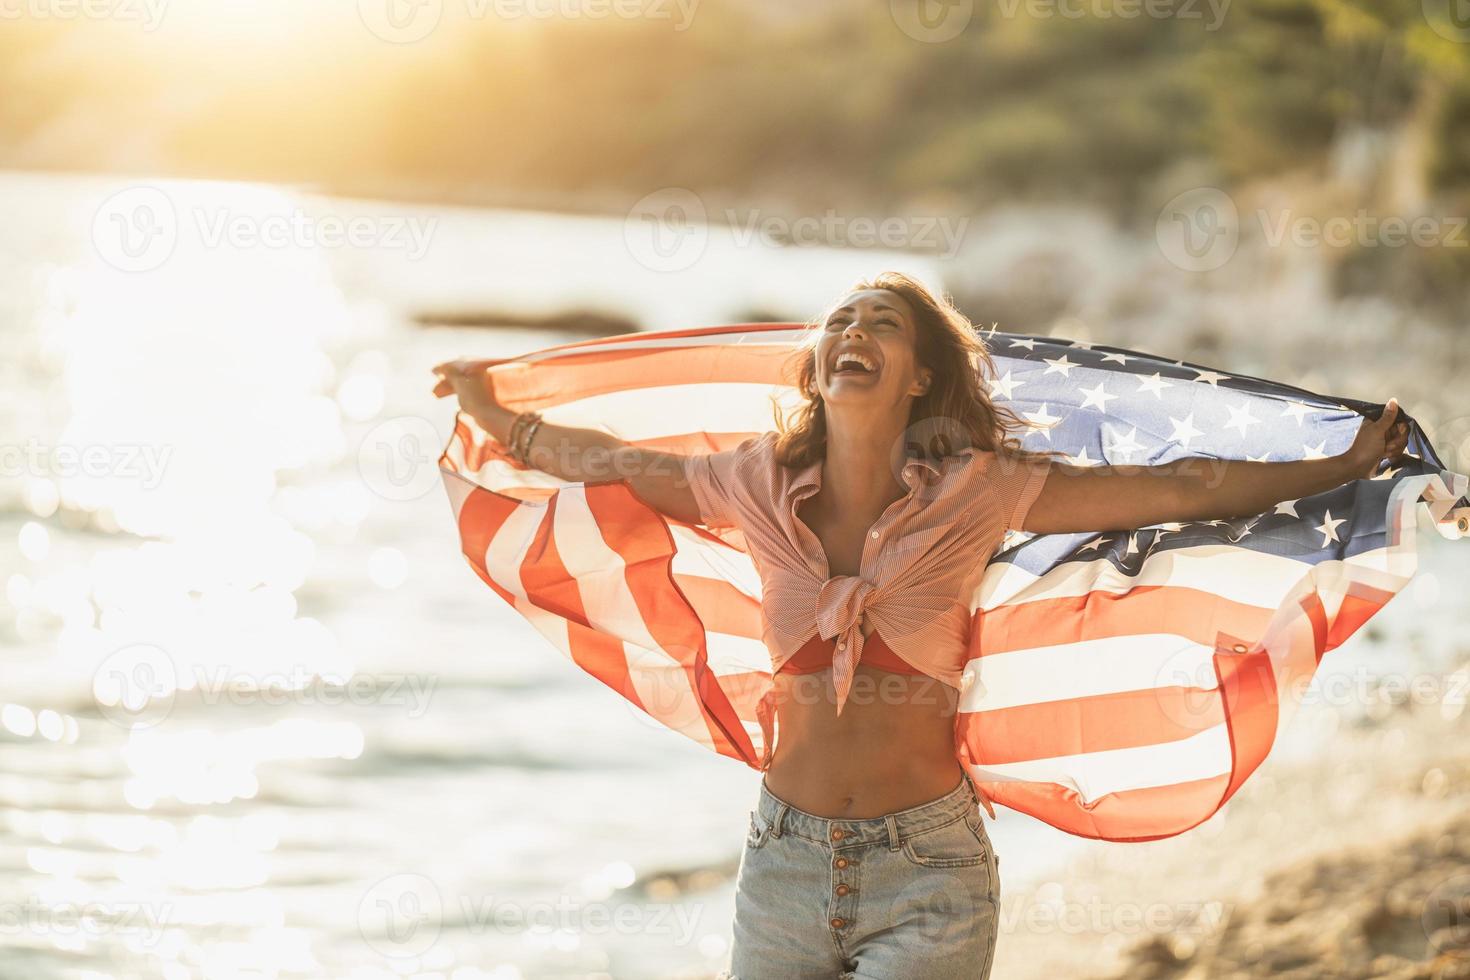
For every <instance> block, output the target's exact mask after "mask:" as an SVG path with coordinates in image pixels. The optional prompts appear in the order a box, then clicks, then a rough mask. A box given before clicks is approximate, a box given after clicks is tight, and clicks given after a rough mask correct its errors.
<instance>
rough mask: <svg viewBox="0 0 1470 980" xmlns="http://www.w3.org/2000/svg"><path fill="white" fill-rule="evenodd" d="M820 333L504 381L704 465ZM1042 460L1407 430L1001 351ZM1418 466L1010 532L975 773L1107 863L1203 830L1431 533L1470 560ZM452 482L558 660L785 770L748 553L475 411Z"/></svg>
mask: <svg viewBox="0 0 1470 980" xmlns="http://www.w3.org/2000/svg"><path fill="white" fill-rule="evenodd" d="M803 335H804V328H803V326H801V325H798V324H789V323H788V324H741V325H735V326H720V327H706V328H699V329H692V330H678V331H659V332H648V333H636V334H627V335H623V336H618V337H610V338H604V339H597V340H589V341H584V342H578V343H572V344H566V345H562V346H558V347H552V348H548V349H546V350H541V351H537V352H534V353H531V354H526V355H523V356H520V357H516V358H507V359H503V360H501V361H498V362H494V366H493V367H492V369H491V377H492V380H493V384H494V389H495V393H496V397H497V398H498V400H499V401H500V402H501V404H503V405H505V406H506V407H507V408H510V409H512V410H514V411H523V410H528V409H535V410H539V411H540V412H542V414H543V416H544V417H545V419H546V420H547V422H548V423H553V424H562V425H573V426H584V427H590V428H597V429H601V430H603V431H606V432H609V433H611V434H613V435H615V436H617V437H619V438H620V439H622V440H625V441H627V442H630V443H633V444H637V445H643V446H648V447H653V448H657V449H662V450H665V451H669V452H676V453H682V454H689V453H703V452H716V451H719V450H722V449H728V448H730V447H732V446H734V445H736V444H738V443H739V442H740V441H741V440H743V439H745V438H747V437H749V436H752V435H756V434H758V433H760V432H763V431H766V430H768V429H771V428H772V427H773V413H772V408H773V402H774V404H775V406H777V407H778V408H779V409H781V410H785V409H790V408H792V407H794V406H795V405H796V404H798V401H799V395H798V394H797V392H796V390H795V388H794V387H793V386H792V384H791V382H792V379H791V378H790V377H789V376H787V375H786V374H785V373H784V372H783V364H784V363H785V362H786V361H787V359H788V357H789V355H790V354H791V352H792V351H793V350H794V349H795V348H796V347H797V346H798V345H799V344H800V343H801V341H802V339H803ZM984 336H985V338H986V340H987V343H988V344H989V345H990V348H991V351H992V354H993V358H994V361H995V364H996V372H995V376H994V377H991V378H987V379H986V380H987V382H988V383H989V385H990V390H991V393H992V395H993V397H994V398H995V399H996V400H997V401H998V402H999V403H1002V404H1005V405H1007V406H1008V407H1010V408H1011V409H1012V410H1013V411H1015V412H1016V413H1017V414H1018V415H1020V416H1021V417H1023V418H1025V419H1027V420H1028V421H1029V422H1031V423H1034V425H1035V426H1036V427H1035V428H1034V429H1032V430H1031V431H1029V432H1028V433H1027V435H1026V436H1025V438H1024V440H1023V442H1024V445H1026V446H1027V447H1028V448H1036V449H1056V450H1061V451H1062V452H1063V453H1065V454H1066V455H1067V457H1068V459H1069V461H1070V462H1072V463H1074V464H1077V465H1082V466H1098V465H1111V464H1158V463H1167V462H1170V461H1173V460H1177V459H1181V458H1184V457H1191V456H1193V457H1204V458H1205V459H1206V460H1262V461H1278V460H1299V459H1313V458H1318V457H1323V456H1332V455H1336V454H1338V453H1341V452H1343V451H1344V450H1345V449H1347V447H1348V446H1349V445H1351V443H1352V441H1353V438H1354V436H1355V434H1356V432H1357V430H1358V427H1359V425H1360V424H1361V421H1362V414H1360V413H1367V414H1369V415H1372V416H1374V417H1376V415H1377V414H1378V412H1379V411H1380V410H1381V408H1382V406H1379V405H1375V404H1371V403H1367V402H1361V401H1356V400H1353V399H1348V398H1334V397H1327V396H1324V395H1319V394H1315V393H1313V392H1310V391H1306V390H1304V389H1301V388H1296V387H1293V386H1291V385H1286V384H1281V383H1278V382H1274V381H1269V380H1266V379H1262V378H1254V377H1247V376H1244V375H1238V374H1231V373H1228V372H1224V371H1217V370H1211V369H1208V368H1204V367H1201V366H1198V365H1194V364H1190V363H1187V362H1184V361H1177V360H1170V359H1167V358H1162V357H1157V356H1154V355H1150V354H1146V353H1142V352H1139V351H1133V350H1124V349H1121V348H1117V347H1106V346H1102V345H1098V344H1086V343H1076V342H1071V341H1067V340H1063V339H1058V338H1054V337H1050V338H1048V337H1034V336H1023V335H1016V334H1007V333H1000V332H993V331H992V332H989V333H986V334H984ZM1403 417H1404V419H1405V421H1407V422H1408V423H1409V427H1410V436H1409V443H1408V454H1409V460H1408V462H1407V463H1404V464H1403V465H1400V466H1397V467H1393V468H1385V469H1382V470H1381V471H1380V472H1379V473H1378V475H1376V476H1374V477H1372V478H1370V479H1359V480H1354V481H1352V482H1349V483H1347V484H1344V485H1343V486H1340V487H1337V488H1335V489H1333V490H1330V491H1327V492H1325V493H1320V494H1316V495H1314V496H1311V497H1306V498H1302V499H1300V500H1287V501H1282V502H1281V503H1279V504H1277V505H1276V506H1274V507H1273V508H1271V509H1270V510H1268V511H1267V512H1265V513H1263V514H1258V515H1256V516H1254V517H1250V518H1246V519H1240V520H1231V521H1226V520H1212V521H1202V522H1191V523H1185V524H1178V523H1173V524H1164V525H1157V526H1152V527H1147V528H1139V529H1136V530H1131V531H1113V532H1104V533H1096V532H1093V533H1081V534H1051V535H1033V534H1026V533H1021V532H1012V534H1011V535H1010V536H1008V537H1007V539H1006V540H1005V541H1004V542H1003V543H1002V545H1001V547H1000V548H999V549H998V550H997V552H996V553H995V554H994V555H993V556H992V557H991V558H990V560H989V561H988V564H987V569H986V571H985V573H984V574H983V576H982V578H981V581H980V585H979V587H978V588H977V590H976V592H975V594H974V595H973V596H972V597H971V608H972V610H973V621H972V622H973V625H972V632H971V639H970V645H969V651H968V656H969V661H968V664H967V666H966V671H965V673H966V684H965V687H964V689H963V693H962V696H961V702H960V706H959V707H960V714H959V717H958V718H957V721H956V729H955V742H956V745H955V747H956V753H957V755H958V758H959V759H960V761H961V763H962V764H963V765H964V766H965V767H966V768H967V770H968V771H969V772H970V774H971V775H972V776H973V777H974V778H975V780H976V781H977V783H978V784H979V785H980V788H981V789H982V790H983V791H984V792H985V793H986V794H987V795H989V797H990V798H991V799H992V800H993V801H995V802H997V803H1000V804H1003V805H1005V806H1008V807H1011V808H1012V809H1015V810H1018V811H1020V812H1023V813H1028V814H1031V815H1032V816H1035V817H1037V818H1039V819H1041V820H1043V821H1045V822H1047V823H1049V824H1051V825H1053V826H1055V827H1058V828H1060V829H1062V830H1065V831H1068V832H1070V833H1073V834H1077V835H1080V836H1084V837H1092V838H1101V839H1105V840H1115V841H1124V840H1151V839H1155V838H1160V837H1168V836H1172V835H1174V834H1178V833H1181V832H1182V831H1185V830H1188V829H1189V828H1191V827H1193V826H1195V825H1197V824H1199V823H1200V822H1202V821H1204V820H1205V819H1207V818H1208V817H1209V816H1210V815H1211V814H1213V813H1215V812H1216V811H1217V810H1218V809H1219V808H1220V807H1221V806H1223V805H1224V803H1225V802H1226V801H1227V800H1229V799H1230V797H1231V796H1232V795H1233V794H1234V793H1235V791H1236V790H1237V789H1238V788H1239V787H1240V785H1241V783H1242V782H1243V781H1244V780H1245V779H1246V778H1247V777H1248V776H1249V775H1250V774H1251V773H1252V772H1254V771H1255V769H1256V768H1257V767H1258V766H1259V765H1260V764H1261V762H1262V761H1263V760H1264V759H1265V757H1266V754H1267V753H1268V752H1269V750H1270V748H1271V745H1272V742H1273V740H1274V738H1275V735H1276V732H1277V731H1278V730H1280V729H1281V728H1282V726H1283V725H1284V724H1285V723H1286V721H1287V719H1288V716H1289V713H1290V711H1291V709H1292V708H1293V706H1294V704H1295V703H1296V702H1295V698H1296V696H1297V694H1296V692H1299V691H1300V690H1301V687H1302V686H1303V682H1305V681H1306V680H1307V679H1309V678H1310V677H1311V675H1312V674H1313V672H1314V671H1315V669H1316V666H1317V662H1318V660H1319V659H1320V658H1321V657H1322V655H1323V654H1325V653H1326V652H1327V651H1329V650H1331V649H1333V648H1334V647H1337V646H1339V645H1341V644H1342V643H1343V642H1344V641H1346V640H1347V639H1348V637H1350V636H1351V635H1352V634H1353V633H1354V632H1355V631H1356V630H1357V629H1358V628H1359V627H1360V626H1362V625H1363V623H1365V622H1366V621H1367V620H1368V619H1369V618H1370V617H1371V616H1372V615H1373V614H1374V613H1375V612H1377V611H1378V610H1379V609H1381V608H1382V607H1383V606H1384V604H1386V603H1387V602H1388V601H1389V599H1391V598H1392V597H1393V596H1394V595H1395V594H1397V593H1398V592H1399V590H1400V589H1402V588H1403V587H1404V586H1405V585H1406V584H1407V583H1408V582H1409V579H1410V578H1411V577H1412V576H1413V574H1414V571H1415V566H1416V557H1415V534H1416V530H1417V527H1418V525H1419V523H1420V522H1421V520H1422V521H1423V522H1424V523H1426V524H1428V525H1430V526H1432V527H1434V528H1436V529H1437V530H1439V531H1440V533H1442V534H1443V535H1445V536H1446V537H1459V536H1461V535H1462V534H1463V533H1464V531H1465V529H1466V525H1467V518H1466V515H1467V514H1470V511H1467V510H1466V509H1465V505H1466V503H1467V501H1466V499H1465V498H1466V496H1467V492H1470V485H1467V483H1470V481H1467V478H1466V476H1465V475H1463V474H1458V473H1453V472H1451V471H1449V470H1446V469H1445V468H1444V466H1443V464H1442V463H1441V461H1440V459H1439V457H1438V456H1437V455H1436V454H1435V451H1434V449H1433V447H1432V446H1431V445H1430V443H1429V441H1428V439H1427V438H1426V437H1425V435H1424V433H1423V431H1422V429H1421V428H1420V427H1419V425H1418V423H1416V422H1415V421H1414V420H1413V419H1412V418H1410V417H1409V416H1408V415H1407V414H1405V415H1404V416H1403ZM439 463H440V469H441V472H442V475H443V479H444V484H445V487H446V489H447V491H448V494H449V499H450V502H451V505H452V507H453V511H454V516H455V520H456V522H457V524H458V528H459V534H460V538H461V543H462V547H463V551H464V555H465V557H466V558H467V559H468V561H469V563H470V565H471V567H472V568H473V569H474V570H475V572H476V573H477V574H478V575H479V576H480V578H481V579H483V580H484V582H485V583H486V584H487V585H488V586H489V587H490V588H491V589H493V590H494V591H495V592H496V594H498V595H499V596H500V597H501V598H502V599H503V600H505V601H506V602H508V603H510V604H511V605H512V606H513V607H514V608H515V609H516V611H517V612H519V613H520V614H521V615H522V616H524V617H525V618H526V619H527V620H528V621H529V622H530V623H531V624H532V625H533V626H535V627H536V629H537V630H538V631H539V632H540V633H541V634H542V635H543V636H545V637H546V639H547V640H548V641H549V642H550V644H551V645H552V646H554V647H555V648H556V649H558V650H560V651H561V652H562V654H563V655H565V656H566V657H568V658H570V660H571V661H572V662H573V663H574V664H576V665H577V666H578V667H580V668H581V669H582V670H584V671H586V672H587V673H589V674H591V675H592V676H593V677H596V678H597V679H598V680H600V681H602V682H603V683H604V684H606V685H607V686H609V687H611V688H612V689H613V690H615V691H617V692H618V693H619V694H620V695H622V696H623V697H624V698H626V699H627V700H628V701H629V702H631V703H632V704H633V705H636V706H637V707H638V708H640V709H641V710H643V711H645V712H647V713H648V715H649V716H651V717H652V718H654V719H656V720H657V721H658V722H660V723H662V724H663V725H665V726H667V727H668V728H670V729H673V730H674V731H677V732H680V733H681V734H683V735H685V736H688V737H689V738H692V739H694V740H696V741H698V742H699V743H700V744H702V745H705V746H707V747H709V748H710V749H712V750H714V751H715V752H718V753H719V754H721V755H726V756H730V757H732V758H735V759H739V760H741V761H743V762H745V763H746V764H747V765H750V766H752V767H753V768H759V765H760V760H761V758H762V756H763V753H764V750H765V748H766V745H765V742H766V740H767V739H768V738H769V737H770V733H771V732H772V730H773V729H772V725H773V722H774V719H773V717H772V711H771V709H770V699H769V698H768V697H767V695H768V694H769V692H770V691H771V689H772V675H771V661H770V654H769V652H768V651H767V650H766V648H765V646H764V645H763V644H762V642H761V639H760V636H761V630H760V609H759V602H760V595H761V585H760V580H759V577H758V575H757V574H756V570H755V566H754V564H753V563H752V561H751V558H750V555H749V554H748V553H747V550H746V548H745V541H744V538H743V536H742V535H741V533H740V532H739V530H738V529H723V530H721V531H719V532H712V531H710V530H709V529H706V528H704V527H702V526H698V525H691V524H686V523H683V522H681V521H677V520H674V519H671V518H669V517H666V516H664V515H663V514H661V513H659V512H657V511H655V510H654V509H653V508H652V507H651V506H649V505H648V504H646V503H644V502H643V501H642V500H641V499H639V498H638V497H637V495H636V494H634V493H633V491H632V490H631V489H630V487H629V486H628V484H627V482H626V480H623V479H621V478H620V477H619V475H618V474H616V473H609V474H608V475H607V477H606V478H605V479H598V480H592V481H587V482H584V483H567V482H565V481H562V480H559V479H557V478H555V477H553V476H550V475H549V474H547V473H544V472H541V471H538V470H532V469H527V468H524V467H522V466H520V465H519V464H516V463H514V462H513V461H511V460H510V459H509V458H508V457H507V456H506V455H505V453H504V447H502V446H501V445H499V444H498V443H497V442H496V441H495V440H494V439H493V438H492V437H490V436H489V435H488V434H487V433H486V432H484V431H483V430H482V429H481V428H479V427H478V426H477V425H476V424H475V422H474V421H473V420H472V419H471V418H470V417H469V416H468V415H466V414H465V413H463V412H461V413H459V415H458V416H457V417H456V419H455V428H454V432H453V434H452V435H451V437H450V439H449V442H448V445H447V446H446V448H445V450H444V452H443V454H442V456H441V458H440V461H439Z"/></svg>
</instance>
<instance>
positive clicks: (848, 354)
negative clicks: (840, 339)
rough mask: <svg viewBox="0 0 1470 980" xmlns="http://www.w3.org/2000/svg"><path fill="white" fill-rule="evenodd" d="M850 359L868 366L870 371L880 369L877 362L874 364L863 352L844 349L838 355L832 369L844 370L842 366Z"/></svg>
mask: <svg viewBox="0 0 1470 980" xmlns="http://www.w3.org/2000/svg"><path fill="white" fill-rule="evenodd" d="M849 361H852V362H855V363H857V364H859V365H861V366H862V367H864V368H866V369H867V370H868V371H876V370H877V369H878V366H877V365H876V364H874V363H873V362H872V361H871V360H870V359H868V358H867V357H864V356H863V355H862V354H857V353H854V352H852V351H843V352H842V353H841V354H838V355H837V363H836V364H835V365H833V368H832V369H833V370H834V371H840V370H842V366H843V365H844V364H846V363H847V362H849Z"/></svg>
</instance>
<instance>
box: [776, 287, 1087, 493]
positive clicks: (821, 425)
mask: <svg viewBox="0 0 1470 980" xmlns="http://www.w3.org/2000/svg"><path fill="white" fill-rule="evenodd" d="M872 289H884V290H887V291H889V292H892V293H897V294H898V295H899V296H902V297H903V298H904V299H906V300H908V303H909V306H910V307H912V308H913V311H914V315H915V317H916V325H917V327H918V347H917V349H916V351H915V354H916V355H917V359H918V362H919V364H921V365H923V366H924V367H927V368H929V369H930V370H931V371H932V372H933V378H932V381H931V383H930V385H929V388H928V390H927V391H926V392H925V393H924V394H922V395H920V396H918V397H917V398H915V399H914V401H913V406H912V408H911V410H910V413H909V421H908V427H909V434H908V435H907V436H906V438H910V439H913V436H914V434H915V433H917V434H918V437H917V438H916V439H913V441H914V442H916V443H917V444H918V454H919V455H920V456H922V457H925V458H928V459H936V460H937V459H940V458H942V457H944V456H949V455H952V454H954V453H957V452H961V451H963V450H964V449H966V448H967V447H969V446H973V447H975V448H977V449H984V450H990V451H992V452H997V453H1002V454H1007V455H1010V456H1013V457H1015V458H1017V459H1036V458H1053V457H1056V456H1062V455H1064V454H1062V453H1059V452H1057V451H1055V450H1048V451H1041V452H1033V451H1031V450H1026V449H1022V448H1021V440H1020V437H1019V436H1018V435H1017V434H1016V433H1017V432H1019V431H1024V430H1026V429H1028V428H1030V425H1029V423H1027V422H1025V421H1024V420H1022V419H1021V418H1020V417H1018V416H1017V415H1016V414H1015V413H1014V412H1012V411H1011V410H1010V409H1008V408H1004V407H1002V406H998V405H996V404H995V403H994V402H993V401H992V400H991V398H990V394H989V393H988V392H987V391H986V389H985V386H984V384H982V379H983V378H984V377H995V373H996V371H995V362H994V361H993V360H992V359H991V357H990V350H989V348H987V347H986V346H985V341H984V340H982V339H981V337H980V334H979V332H978V331H977V330H976V328H975V326H974V325H973V324H972V323H970V321H969V319H968V318H966V317H965V315H964V314H963V313H961V312H960V311H959V310H958V309H957V308H956V307H955V305H954V301H953V300H952V299H951V298H950V297H949V296H947V295H944V294H940V295H937V296H936V295H935V294H934V293H932V292H930V291H929V289H928V288H927V287H925V286H924V285H923V284H922V283H920V282H919V281H918V280H916V279H913V278H911V277H909V276H906V275H904V274H903V273H901V272H884V273H880V274H879V275H878V276H876V277H874V278H873V279H871V280H868V281H865V282H859V283H857V284H855V285H854V286H853V287H852V290H851V292H857V291H859V290H872ZM825 318H826V314H825V312H824V313H822V314H819V315H818V316H817V317H815V318H813V319H812V320H811V321H809V322H808V323H807V328H808V331H809V334H810V336H809V337H808V338H807V339H804V340H803V341H802V343H801V345H800V346H799V348H798V349H797V350H796V352H795V353H794V354H793V355H792V358H791V361H790V362H788V364H787V376H788V377H790V376H792V375H793V374H794V376H795V379H796V380H795V384H796V387H797V390H798V391H800V392H801V395H802V397H803V401H802V404H801V405H800V406H798V407H797V408H796V409H795V410H794V411H792V412H790V413H789V417H787V416H785V415H783V413H782V412H781V411H780V410H779V407H778V409H777V413H776V430H777V433H778V435H777V438H776V449H775V452H776V459H777V461H778V462H780V463H782V464H783V465H785V466H792V467H801V466H807V465H809V464H811V463H814V462H816V461H817V460H819V459H823V458H824V457H825V455H826V445H827V413H826V406H825V405H824V404H823V402H822V396H821V393H820V392H819V391H818V390H817V342H818V341H819V340H820V339H821V336H822V329H823V327H824V323H825ZM926 422H927V423H928V424H927V425H926V424H924V423H926Z"/></svg>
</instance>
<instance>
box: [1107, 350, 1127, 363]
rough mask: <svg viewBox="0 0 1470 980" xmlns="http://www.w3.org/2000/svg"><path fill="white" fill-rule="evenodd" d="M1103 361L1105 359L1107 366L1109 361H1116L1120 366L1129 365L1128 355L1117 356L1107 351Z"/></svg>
mask: <svg viewBox="0 0 1470 980" xmlns="http://www.w3.org/2000/svg"><path fill="white" fill-rule="evenodd" d="M1102 359H1103V363H1104V364H1106V363H1107V362H1108V361H1115V362H1117V363H1118V364H1127V363H1128V358H1127V356H1126V355H1123V354H1115V353H1114V352H1112V351H1105V352H1104V353H1103V356H1102Z"/></svg>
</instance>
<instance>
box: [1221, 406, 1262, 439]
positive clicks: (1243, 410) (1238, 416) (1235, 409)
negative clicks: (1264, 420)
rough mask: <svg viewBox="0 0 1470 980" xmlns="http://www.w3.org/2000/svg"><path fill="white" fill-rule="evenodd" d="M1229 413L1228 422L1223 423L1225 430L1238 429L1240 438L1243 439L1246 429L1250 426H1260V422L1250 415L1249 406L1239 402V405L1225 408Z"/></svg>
mask: <svg viewBox="0 0 1470 980" xmlns="http://www.w3.org/2000/svg"><path fill="white" fill-rule="evenodd" d="M1225 407H1226V408H1227V409H1228V410H1229V412H1230V421H1228V422H1226V423H1225V428H1227V429H1239V430H1240V437H1241V438H1242V439H1244V438H1245V435H1246V429H1247V428H1249V427H1250V426H1252V425H1260V424H1261V420H1260V419H1258V418H1256V417H1255V416H1254V415H1252V414H1251V407H1250V404H1249V403H1247V402H1241V403H1240V404H1239V405H1227V406H1225Z"/></svg>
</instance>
